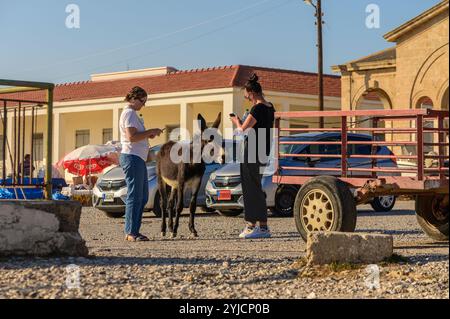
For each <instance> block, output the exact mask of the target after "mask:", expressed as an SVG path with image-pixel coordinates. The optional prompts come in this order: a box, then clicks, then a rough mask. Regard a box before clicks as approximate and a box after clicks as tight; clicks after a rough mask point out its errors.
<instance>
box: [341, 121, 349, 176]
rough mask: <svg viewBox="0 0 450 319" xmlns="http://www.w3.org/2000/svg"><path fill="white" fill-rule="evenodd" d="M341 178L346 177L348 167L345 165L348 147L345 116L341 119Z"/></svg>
mask: <svg viewBox="0 0 450 319" xmlns="http://www.w3.org/2000/svg"><path fill="white" fill-rule="evenodd" d="M341 142H342V146H341V176H342V177H347V175H348V165H347V156H348V151H347V146H348V144H347V143H348V131H347V116H345V115H344V116H342V118H341Z"/></svg>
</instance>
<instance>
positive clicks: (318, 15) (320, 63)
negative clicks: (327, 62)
mask: <svg viewBox="0 0 450 319" xmlns="http://www.w3.org/2000/svg"><path fill="white" fill-rule="evenodd" d="M304 2H305V3H307V4H309V5H311V6H313V7H314V8H315V9H316V18H317V21H316V25H317V55H318V57H317V60H318V71H317V75H318V87H319V92H318V95H319V112H323V111H325V103H324V89H323V36H322V35H323V32H322V26H323V20H322V17H323V12H322V0H316V4H314V3H313V1H312V0H304ZM319 127H320V128H324V127H325V123H324V118H323V117H320V118H319Z"/></svg>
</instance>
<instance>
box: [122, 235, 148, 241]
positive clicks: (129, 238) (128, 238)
mask: <svg viewBox="0 0 450 319" xmlns="http://www.w3.org/2000/svg"><path fill="white" fill-rule="evenodd" d="M125 240H126V241H131V242H137V241H150V239H148V237H147V236H144V235H142V234H139V235H137V236H134V235H126V236H125Z"/></svg>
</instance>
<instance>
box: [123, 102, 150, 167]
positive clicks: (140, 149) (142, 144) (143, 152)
mask: <svg viewBox="0 0 450 319" xmlns="http://www.w3.org/2000/svg"><path fill="white" fill-rule="evenodd" d="M130 127H134V128H136V129H137V131H138V132H139V133H140V132H144V131H145V126H144V124H143V123H142V122H141V120H140V119H139V116H138V115H137V113H136V111H135V110H133V109H132V108H130V107H127V108H125V109H124V110H123V112H122V115H121V116H120V121H119V128H120V142H121V144H122V153H123V154H131V155H136V156H139V157H140V158H142V159H143V160H144V161H145V162H146V161H147V157H148V150H149V144H148V139H144V140H142V141H139V142H130V141H129V140H128V138H127V135H126V133H125V129H126V128H130Z"/></svg>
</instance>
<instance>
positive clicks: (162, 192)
mask: <svg viewBox="0 0 450 319" xmlns="http://www.w3.org/2000/svg"><path fill="white" fill-rule="evenodd" d="M159 176H161V175H159ZM158 189H159V205H160V207H161V236H163V237H164V236H166V229H167V225H166V214H167V211H166V209H167V185H166V183H164V181H163V180H162V178H159V181H158Z"/></svg>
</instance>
